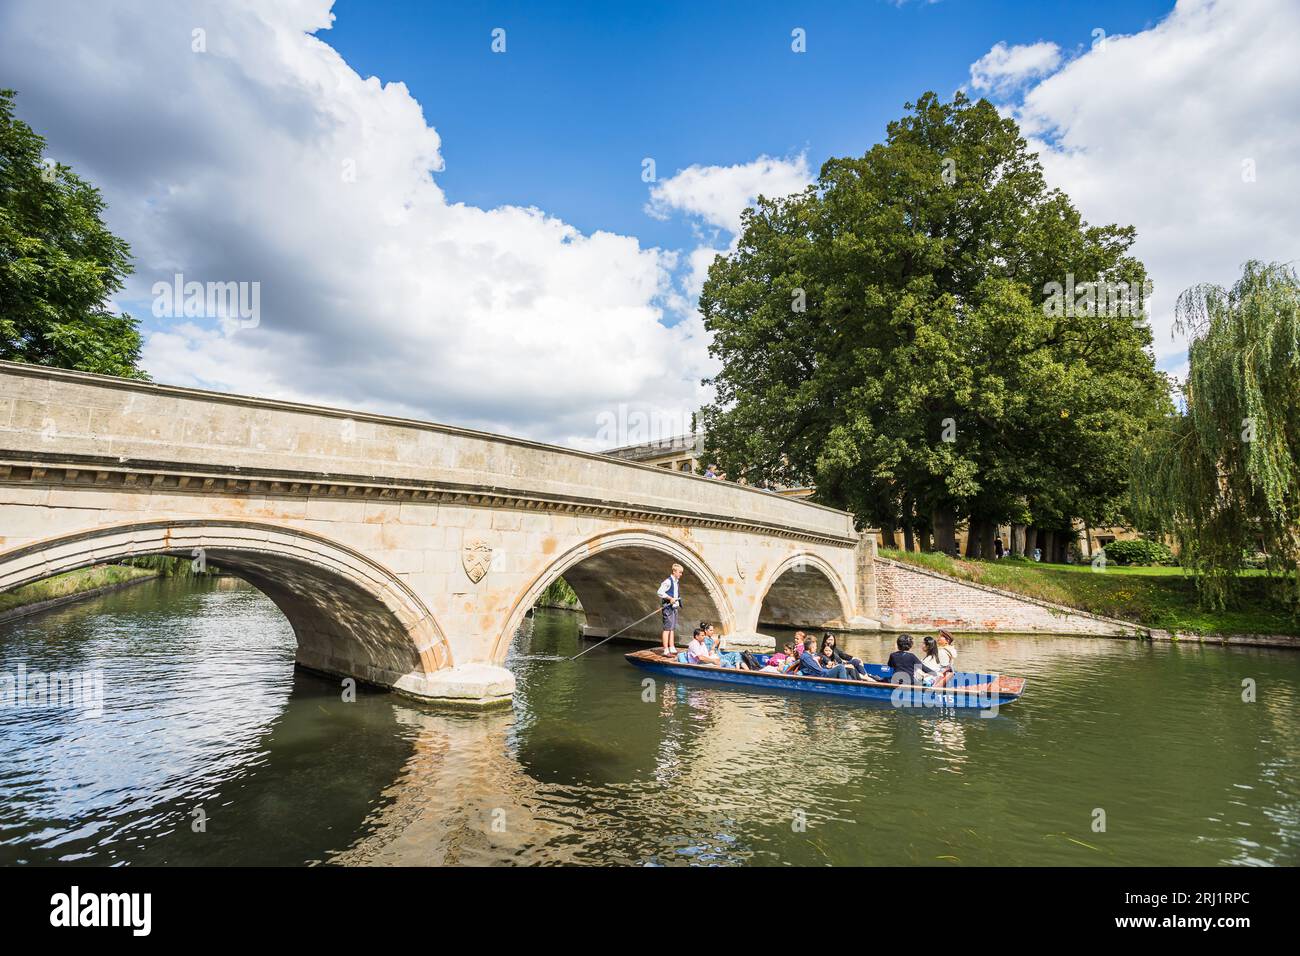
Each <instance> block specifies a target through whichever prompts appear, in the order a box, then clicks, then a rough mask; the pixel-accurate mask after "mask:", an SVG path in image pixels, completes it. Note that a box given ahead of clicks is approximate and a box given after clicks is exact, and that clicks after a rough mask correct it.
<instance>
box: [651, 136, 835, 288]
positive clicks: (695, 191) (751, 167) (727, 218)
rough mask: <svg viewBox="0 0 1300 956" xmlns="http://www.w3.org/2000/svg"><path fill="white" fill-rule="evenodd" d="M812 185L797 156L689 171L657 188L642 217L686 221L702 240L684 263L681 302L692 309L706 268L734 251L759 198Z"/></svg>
mask: <svg viewBox="0 0 1300 956" xmlns="http://www.w3.org/2000/svg"><path fill="white" fill-rule="evenodd" d="M812 181H813V174H812V172H811V171H810V170H809V169H808V160H807V157H805V156H804V155H803V154H800V155H798V156H795V157H792V158H788V159H774V158H772V157H770V156H760V157H758V158H757V159H755V160H753V161H751V162H748V163H737V164H735V165H733V166H702V165H696V166H689V167H687V168H686V169H683V170H680V171H679V172H677V173H676V174H674V175H673V176H670V177H669V178H667V179H664V180H661V181H659V182H657V183H655V184H654V186H652V187H651V189H650V201H649V202H648V203H647V204H646V212H647V213H649V214H650V215H652V216H655V217H656V218H659V219H667V218H669V216H671V215H673V214H681V215H685V216H687V217H688V218H691V219H692V220H693V221H694V223H695V226H696V232H697V233H698V234H699V235H700V237H701V239H702V240H704V241H703V242H702V243H701V244H700V245H698V246H696V247H695V248H694V249H692V250H691V252H690V254H689V255H688V257H687V259H686V269H685V275H684V276H683V278H682V282H681V294H680V297H679V301H682V302H686V303H689V304H690V306H691V307H693V305H694V302H695V300H696V299H697V298H699V294H700V290H701V289H702V288H703V287H704V280H705V279H706V278H707V277H708V273H709V266H710V265H712V263H713V260H714V259H715V258H716V257H717V256H719V255H722V254H725V253H727V252H730V251H733V250H734V249H735V248H736V242H737V240H738V239H739V234H740V217H741V214H742V213H743V212H744V211H745V210H746V209H747V208H748V207H750V206H752V205H753V204H754V202H755V201H756V200H757V199H758V198H759V197H760V196H763V197H766V198H768V199H776V198H778V197H781V196H788V195H790V194H791V193H797V192H800V191H802V190H803V189H804V188H805V187H807V186H808V185H809V184H811V183H812Z"/></svg>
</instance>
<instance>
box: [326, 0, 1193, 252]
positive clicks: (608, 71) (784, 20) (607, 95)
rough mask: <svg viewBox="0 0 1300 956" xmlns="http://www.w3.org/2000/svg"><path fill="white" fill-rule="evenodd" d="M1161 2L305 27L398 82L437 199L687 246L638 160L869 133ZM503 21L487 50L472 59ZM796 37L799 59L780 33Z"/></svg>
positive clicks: (841, 144)
mask: <svg viewBox="0 0 1300 956" xmlns="http://www.w3.org/2000/svg"><path fill="white" fill-rule="evenodd" d="M1172 6H1173V4H1172V2H1169V0H1159V2H1156V0H1100V2H1089V3H1066V2H1061V0H1055V2H1050V0H1049V2H1044V0H1019V2H989V3H977V2H972V0H944V2H942V3H924V2H908V3H903V4H902V5H896V4H894V3H890V2H887V0H865V2H857V3H799V4H793V3H774V2H745V3H736V2H729V3H716V4H715V3H595V2H591V3H554V2H548V3H489V4H473V5H471V4H463V5H462V4H443V3H427V2H419V0H402V2H382V0H381V2H372V0H340V2H339V3H337V4H336V5H335V13H336V16H337V19H336V21H335V24H334V27H333V28H332V29H331V30H328V31H324V32H322V33H321V34H320V36H321V37H322V39H324V40H326V41H327V42H328V43H329V44H330V45H331V46H333V47H334V48H335V49H337V50H338V51H339V52H340V53H342V54H343V56H344V58H345V59H346V60H347V61H348V63H349V64H350V65H351V66H352V67H353V68H354V69H356V70H357V71H358V72H359V73H361V74H362V75H363V76H368V75H376V76H378V77H379V78H380V79H381V80H383V81H385V82H388V81H392V80H400V81H401V82H403V83H405V84H406V85H407V86H408V87H409V88H410V90H411V93H412V94H413V95H414V96H415V98H416V99H417V100H419V102H420V103H421V104H422V105H423V107H424V112H425V118H426V119H427V120H428V122H429V123H430V124H431V125H433V126H434V127H436V128H437V129H438V132H439V133H440V134H441V135H442V137H443V155H444V157H445V160H446V168H445V170H444V171H442V172H441V173H439V174H438V176H437V178H438V181H439V182H440V183H441V184H442V186H443V188H445V189H446V190H447V192H448V197H449V198H450V199H452V200H457V201H463V202H469V203H473V204H475V205H479V206H485V207H491V206H497V205H502V204H506V203H515V204H522V205H537V206H539V207H540V208H542V209H545V210H546V211H547V212H549V213H551V214H553V215H557V216H559V217H561V218H563V219H564V220H566V221H567V222H570V223H572V224H573V225H575V226H577V227H578V228H579V229H581V230H583V231H584V232H591V231H593V230H596V229H611V230H614V231H616V232H621V233H627V234H632V235H636V236H639V237H641V238H642V239H643V240H644V241H645V242H646V243H648V244H651V245H663V246H668V247H674V246H677V245H681V244H684V243H686V242H687V236H686V230H687V228H688V227H687V225H686V224H685V223H683V222H682V221H681V220H680V219H676V220H668V221H659V220H656V219H654V218H652V217H649V216H647V215H646V214H645V212H644V211H643V207H644V205H645V201H646V187H645V184H644V183H642V182H641V162H642V160H643V158H645V157H647V156H649V157H653V158H654V159H655V161H656V165H657V168H658V173H659V175H660V177H664V176H669V175H671V174H672V173H674V172H675V171H677V170H678V169H680V168H684V167H686V166H689V165H692V164H697V163H702V164H708V165H731V164H736V163H745V162H748V161H750V160H752V159H753V158H754V157H755V156H758V155H760V154H767V155H770V156H782V157H784V156H790V155H794V154H798V153H801V152H806V154H807V156H808V161H809V164H810V166H811V168H812V170H813V172H814V173H815V172H816V170H817V168H818V167H819V166H820V164H821V163H822V162H823V161H824V160H826V159H827V158H829V157H831V156H842V155H860V154H861V153H863V152H865V151H866V150H867V149H869V148H870V147H871V145H872V144H873V143H876V142H878V141H880V140H881V139H882V138H883V136H884V131H885V125H886V124H887V123H888V122H889V121H890V120H891V119H895V118H897V117H898V116H899V115H901V113H902V112H903V104H904V103H906V102H908V101H910V100H913V99H915V98H916V97H917V96H918V95H919V94H920V93H922V92H924V91H926V90H931V89H932V90H935V91H937V92H939V93H941V94H943V95H945V96H947V95H950V94H951V93H952V92H953V91H954V90H956V89H957V88H958V87H960V86H962V85H963V84H967V83H968V82H969V79H970V74H969V69H970V64H971V63H973V62H975V61H976V60H977V59H979V58H980V57H981V56H982V55H983V54H985V53H986V52H988V50H989V49H990V48H991V47H992V46H993V45H994V44H995V43H997V42H1000V41H1005V42H1007V43H1009V44H1012V45H1014V44H1020V43H1033V42H1036V41H1040V40H1050V41H1054V42H1056V43H1057V44H1058V45H1059V46H1060V47H1061V48H1062V49H1063V50H1065V51H1070V50H1072V49H1074V48H1076V47H1087V46H1089V45H1091V43H1092V31H1093V30H1094V29H1095V28H1098V27H1100V28H1101V29H1104V30H1105V31H1106V32H1107V34H1111V35H1114V34H1123V33H1134V32H1136V31H1139V30H1142V29H1144V28H1146V27H1149V26H1150V25H1151V24H1152V23H1153V22H1154V21H1156V20H1158V19H1159V18H1161V17H1163V16H1165V15H1166V14H1167V13H1168V12H1169V10H1170V9H1171V8H1172ZM496 27H501V28H503V29H505V30H506V53H505V54H494V53H492V52H491V49H490V41H491V31H492V30H493V29H494V28H496ZM795 27H802V28H804V29H805V30H806V31H807V53H804V54H801V55H796V54H794V53H793V52H792V51H791V48H790V47H791V35H790V34H791V30H792V29H793V28H795Z"/></svg>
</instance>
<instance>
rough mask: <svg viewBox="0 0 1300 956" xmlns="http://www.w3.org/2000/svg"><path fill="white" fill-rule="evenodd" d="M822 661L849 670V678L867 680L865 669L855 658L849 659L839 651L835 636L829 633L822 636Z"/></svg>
mask: <svg viewBox="0 0 1300 956" xmlns="http://www.w3.org/2000/svg"><path fill="white" fill-rule="evenodd" d="M822 661H823V662H824V663H826V664H843V665H844V666H845V667H847V668H848V670H849V676H850V677H856V678H857V679H858V680H866V679H867V667H866V665H865V664H863V663H862V661H860V660H858V659H857V658H856V657H850V656H849V655H848V654H845V653H844V652H843V651H841V650H840V649H839V648H838V647H837V646H836V642H835V635H834V634H832V633H831V632H830V631H826V632H824V633H823V634H822Z"/></svg>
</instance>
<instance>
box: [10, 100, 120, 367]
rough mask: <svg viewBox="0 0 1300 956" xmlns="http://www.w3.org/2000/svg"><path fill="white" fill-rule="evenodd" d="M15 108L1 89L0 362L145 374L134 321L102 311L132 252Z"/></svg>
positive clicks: (94, 198)
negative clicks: (52, 160) (45, 154)
mask: <svg viewBox="0 0 1300 956" xmlns="http://www.w3.org/2000/svg"><path fill="white" fill-rule="evenodd" d="M13 106H14V92H13V91H12V90H0V359H7V360H9V361H12V362H31V363H34V364H38V365H54V366H58V367H60V368H73V369H81V370H82V371H87V372H102V373H104V374H107V375H125V376H130V377H133V378H143V377H145V376H144V373H143V372H142V371H141V370H140V369H139V367H138V364H137V363H138V362H139V359H140V344H141V341H140V333H139V331H138V329H137V327H136V321H135V319H133V318H132V317H131V316H129V315H115V314H113V313H112V312H111V311H109V309H108V308H107V302H108V300H109V298H110V297H111V296H112V295H114V294H115V293H116V292H118V291H119V290H120V289H121V288H122V282H123V280H124V279H125V278H126V276H128V275H130V273H131V264H130V248H129V247H128V246H127V244H126V243H125V242H124V241H123V240H121V239H119V238H117V237H116V236H114V235H113V234H112V233H111V232H109V231H108V229H107V227H106V226H105V225H104V222H103V219H102V214H103V211H104V201H103V199H102V198H101V197H100V194H99V190H98V189H96V188H95V187H94V186H91V185H90V184H88V183H86V182H85V181H83V180H82V179H80V178H79V177H78V176H77V175H76V174H75V173H73V172H72V171H71V170H70V169H69V168H68V167H66V166H62V165H54V164H47V163H46V162H45V161H44V159H43V152H44V149H45V140H44V139H43V138H42V137H41V136H39V135H38V134H37V133H35V132H34V131H33V130H32V128H31V127H30V126H28V125H27V124H26V123H24V122H23V121H22V120H19V119H16V118H15V117H14V111H13Z"/></svg>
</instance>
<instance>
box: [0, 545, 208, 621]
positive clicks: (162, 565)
mask: <svg viewBox="0 0 1300 956" xmlns="http://www.w3.org/2000/svg"><path fill="white" fill-rule="evenodd" d="M214 573H220V571H219V569H216V568H214V567H212V566H211V565H208V566H207V567H206V568H205V569H203V570H199V569H198V568H196V567H195V566H194V562H193V561H191V560H189V559H188V558H173V557H169V556H167V555H164V554H148V555H144V556H142V557H138V558H126V559H124V560H122V561H121V562H120V563H117V564H100V565H96V566H95V567H93V568H78V569H77V570H76V571H68V572H66V573H64V574H56V575H54V576H53V577H49V578H46V579H45V580H44V581H37V582H35V583H33V584H25V585H23V586H22V587H20V588H14V589H13V590H12V591H6V592H4V593H3V594H0V613H4V612H5V611H12V610H14V609H16V608H20V607H27V606H28V605H31V604H40V603H41V602H43V601H52V600H55V599H57V598H65V597H71V596H73V595H77V594H89V593H90V592H92V591H97V590H99V589H100V588H107V587H115V586H116V585H119V584H127V583H129V582H132V581H141V580H144V579H145V578H170V577H191V576H199V575H202V574H214Z"/></svg>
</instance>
